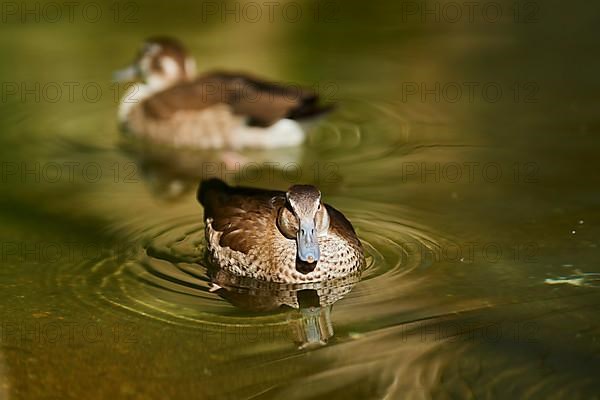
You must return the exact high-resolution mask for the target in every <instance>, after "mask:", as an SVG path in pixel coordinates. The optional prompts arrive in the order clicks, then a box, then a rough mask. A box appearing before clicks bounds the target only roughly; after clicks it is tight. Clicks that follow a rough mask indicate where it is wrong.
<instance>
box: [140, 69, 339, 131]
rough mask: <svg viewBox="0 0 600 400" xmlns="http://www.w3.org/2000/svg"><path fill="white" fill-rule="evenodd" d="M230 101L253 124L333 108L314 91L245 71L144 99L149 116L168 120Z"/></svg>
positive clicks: (202, 79)
mask: <svg viewBox="0 0 600 400" xmlns="http://www.w3.org/2000/svg"><path fill="white" fill-rule="evenodd" d="M219 103H225V104H228V105H229V106H230V107H231V109H232V111H233V112H234V113H235V114H237V115H242V116H246V117H247V118H248V123H249V125H252V126H262V127H266V126H270V125H272V124H274V123H275V122H277V121H279V120H280V119H282V118H291V119H303V118H309V117H315V116H318V115H321V114H323V113H325V112H328V111H330V110H331V109H333V106H332V105H328V106H322V105H320V104H319V96H318V95H317V93H316V92H315V91H313V90H310V89H306V88H301V87H299V86H297V85H281V84H277V83H272V82H268V81H264V80H261V79H259V78H256V77H253V76H250V75H245V74H241V73H229V72H219V71H217V72H212V73H209V74H206V75H203V76H200V77H198V78H197V79H195V80H194V81H192V82H184V83H181V84H178V85H175V86H173V87H171V88H169V89H166V90H164V91H162V92H159V93H157V94H155V95H154V96H151V97H150V98H149V99H147V100H146V101H145V102H144V109H145V112H146V113H147V115H149V116H150V117H153V118H158V119H167V118H169V117H171V116H172V114H173V113H175V112H177V111H181V110H187V111H191V110H198V111H199V110H203V109H206V108H209V107H211V106H214V105H216V104H219Z"/></svg>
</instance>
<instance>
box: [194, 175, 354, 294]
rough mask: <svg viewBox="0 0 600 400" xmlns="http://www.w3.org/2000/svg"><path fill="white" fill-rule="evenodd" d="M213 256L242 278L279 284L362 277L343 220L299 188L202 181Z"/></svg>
mask: <svg viewBox="0 0 600 400" xmlns="http://www.w3.org/2000/svg"><path fill="white" fill-rule="evenodd" d="M198 200H199V201H200V203H201V204H202V205H203V207H204V222H205V225H206V228H205V235H206V242H207V246H208V250H209V253H210V255H211V258H212V259H213V261H214V262H215V263H216V264H217V265H218V266H219V267H220V268H223V269H225V270H227V271H229V272H232V273H234V274H236V275H239V276H245V277H250V278H254V279H259V280H264V281H271V282H278V283H305V282H321V281H326V280H330V279H336V278H342V277H345V276H348V275H350V274H353V273H356V272H357V271H360V270H361V268H362V267H363V265H364V253H363V248H362V245H361V243H360V241H359V239H358V238H357V236H356V233H355V232H354V228H353V227H352V225H351V224H350V222H349V221H348V220H347V219H346V218H345V217H344V215H343V214H342V213H341V212H339V211H338V210H336V209H335V208H333V207H332V206H330V205H328V204H324V203H323V202H322V201H321V193H320V192H319V190H318V189H317V188H316V187H314V186H310V185H294V186H292V187H290V188H289V189H288V190H287V192H282V191H271V190H262V189H254V188H246V187H231V186H228V185H227V184H225V183H224V182H223V181H221V180H219V179H211V180H208V181H203V182H202V183H201V185H200V189H199V191H198Z"/></svg>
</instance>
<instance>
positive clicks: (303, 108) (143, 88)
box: [114, 37, 332, 149]
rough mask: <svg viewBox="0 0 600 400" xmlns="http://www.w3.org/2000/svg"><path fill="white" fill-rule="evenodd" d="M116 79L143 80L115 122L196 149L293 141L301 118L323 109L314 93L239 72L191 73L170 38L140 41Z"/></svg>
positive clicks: (300, 135)
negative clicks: (131, 62) (135, 54)
mask: <svg viewBox="0 0 600 400" xmlns="http://www.w3.org/2000/svg"><path fill="white" fill-rule="evenodd" d="M114 79H115V80H116V81H141V83H138V84H136V85H133V86H131V87H130V88H129V90H128V91H127V92H126V93H125V95H124V96H123V98H122V100H121V103H120V106H119V113H118V116H119V123H120V125H121V128H122V129H123V130H124V131H125V132H128V133H130V134H132V135H134V136H138V137H144V138H147V139H150V140H151V141H153V142H159V143H163V144H168V145H172V146H175V147H189V148H200V149H221V148H231V149H242V148H278V147H288V146H297V145H299V144H300V143H302V141H303V140H304V138H305V136H306V135H305V128H306V127H307V125H306V124H304V123H302V121H306V122H310V121H311V120H312V119H314V117H317V116H319V115H322V114H324V113H325V112H327V111H329V110H330V109H331V108H332V107H331V106H321V105H320V104H319V97H318V95H317V94H316V93H315V92H314V91H312V90H309V89H302V88H299V87H297V86H294V85H279V84H275V83H270V82H267V81H264V80H261V79H258V78H255V77H252V76H249V75H245V74H241V73H232V72H223V71H213V72H208V73H206V74H202V75H200V76H196V62H195V61H194V59H193V58H192V57H190V56H189V55H188V54H187V51H186V49H185V48H184V47H183V45H182V44H181V43H180V42H179V41H177V40H175V39H172V38H166V37H156V38H151V39H148V40H146V41H145V42H144V44H143V46H142V48H141V50H140V51H139V53H138V55H137V57H136V58H135V60H134V62H133V64H132V65H131V66H130V67H127V68H125V69H123V70H120V71H117V72H116V73H115V74H114Z"/></svg>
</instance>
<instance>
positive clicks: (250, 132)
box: [231, 119, 306, 149]
mask: <svg viewBox="0 0 600 400" xmlns="http://www.w3.org/2000/svg"><path fill="white" fill-rule="evenodd" d="M305 136H306V134H305V132H304V130H303V129H302V127H301V126H300V124H299V123H297V122H296V121H294V120H292V119H282V120H280V121H278V122H276V123H274V124H273V125H271V126H269V127H266V128H260V127H255V126H246V125H244V126H240V127H237V128H235V129H234V131H233V133H232V135H231V146H232V147H234V148H263V149H273V148H277V147H291V146H298V145H300V144H301V143H302V142H303V141H304V138H305Z"/></svg>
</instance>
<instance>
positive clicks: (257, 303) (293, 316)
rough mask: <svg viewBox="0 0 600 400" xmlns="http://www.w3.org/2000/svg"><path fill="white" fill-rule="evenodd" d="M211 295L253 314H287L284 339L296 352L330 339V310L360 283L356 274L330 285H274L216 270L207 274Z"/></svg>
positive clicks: (329, 282)
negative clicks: (291, 342) (295, 347)
mask: <svg viewBox="0 0 600 400" xmlns="http://www.w3.org/2000/svg"><path fill="white" fill-rule="evenodd" d="M209 275H210V277H211V282H212V288H211V292H215V293H216V294H218V295H219V296H220V297H222V298H224V299H225V300H227V301H228V302H230V303H231V304H233V305H234V306H236V307H238V308H240V309H242V310H245V311H250V312H253V313H269V312H274V311H280V312H285V313H286V314H287V317H288V318H287V327H286V336H287V337H289V338H290V339H291V340H292V341H293V342H294V343H295V344H296V345H297V346H298V347H299V348H300V349H310V348H315V347H320V346H324V345H326V344H327V343H328V341H329V340H330V339H331V338H332V337H333V335H334V330H333V323H332V321H331V313H332V306H333V304H334V303H335V302H337V301H338V300H340V299H342V298H343V297H344V296H346V295H347V294H348V293H349V292H350V291H351V290H352V288H353V287H354V285H355V284H356V283H357V282H358V281H359V280H360V272H358V273H355V274H353V275H350V276H347V277H344V278H341V279H336V280H333V281H327V282H320V283H307V284H287V285H286V284H277V283H273V282H265V281H260V280H257V279H253V278H248V277H240V276H236V275H234V274H232V273H230V272H227V271H225V270H223V269H221V268H218V266H214V267H213V268H211V270H210V271H209Z"/></svg>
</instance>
